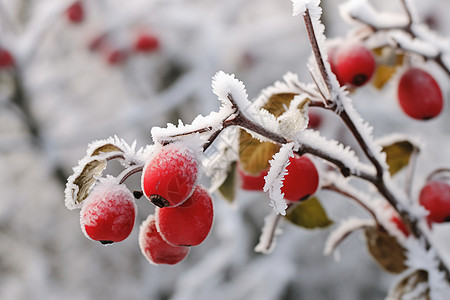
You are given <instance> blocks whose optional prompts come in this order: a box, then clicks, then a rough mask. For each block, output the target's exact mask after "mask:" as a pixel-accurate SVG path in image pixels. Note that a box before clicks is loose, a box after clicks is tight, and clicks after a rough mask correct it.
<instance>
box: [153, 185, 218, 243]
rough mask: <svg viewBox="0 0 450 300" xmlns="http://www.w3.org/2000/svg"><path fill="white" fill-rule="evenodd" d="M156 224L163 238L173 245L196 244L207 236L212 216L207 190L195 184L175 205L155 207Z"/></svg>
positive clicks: (211, 205)
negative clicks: (185, 198) (184, 199)
mask: <svg viewBox="0 0 450 300" xmlns="http://www.w3.org/2000/svg"><path fill="white" fill-rule="evenodd" d="M155 214H156V226H157V228H158V231H159V233H160V234H161V236H162V237H163V239H164V240H165V241H166V242H168V243H169V244H172V245H175V246H196V245H198V244H200V243H201V242H203V241H204V240H205V239H206V237H207V236H208V234H209V232H210V230H211V227H212V224H213V218H214V211H213V203H212V200H211V197H210V196H209V194H208V191H207V190H206V189H205V188H203V187H201V186H197V187H196V188H195V190H194V193H193V194H192V196H190V197H189V198H188V200H186V201H185V202H184V203H183V204H181V205H179V206H177V207H164V208H156V212H155Z"/></svg>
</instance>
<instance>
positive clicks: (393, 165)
mask: <svg viewBox="0 0 450 300" xmlns="http://www.w3.org/2000/svg"><path fill="white" fill-rule="evenodd" d="M414 149H417V147H416V146H415V145H414V144H412V143H411V142H410V141H407V140H403V141H397V142H395V143H393V144H390V145H384V146H383V152H385V153H386V163H387V164H388V165H389V173H391V175H394V174H395V173H397V172H399V171H400V170H401V169H403V168H404V167H406V166H407V165H408V164H409V160H410V158H411V154H412V153H413V151H414Z"/></svg>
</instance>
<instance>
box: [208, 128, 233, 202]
mask: <svg viewBox="0 0 450 300" xmlns="http://www.w3.org/2000/svg"><path fill="white" fill-rule="evenodd" d="M238 159H239V128H237V127H229V128H226V129H225V130H223V131H222V133H221V134H220V136H219V137H218V138H217V139H216V140H215V142H214V144H213V145H212V146H211V147H209V148H208V150H207V151H206V153H204V156H203V159H202V168H203V172H204V173H205V175H206V176H208V177H209V178H210V188H209V189H208V191H209V192H210V193H213V192H215V191H216V190H217V189H218V188H219V187H220V186H221V185H222V183H223V182H224V181H225V179H226V178H227V175H228V168H229V166H230V164H231V163H232V162H234V161H237V160H238Z"/></svg>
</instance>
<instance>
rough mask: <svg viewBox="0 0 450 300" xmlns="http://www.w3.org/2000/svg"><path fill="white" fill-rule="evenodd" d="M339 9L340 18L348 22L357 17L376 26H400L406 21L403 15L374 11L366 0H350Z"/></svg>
mask: <svg viewBox="0 0 450 300" xmlns="http://www.w3.org/2000/svg"><path fill="white" fill-rule="evenodd" d="M339 9H340V13H341V16H342V18H343V19H344V20H346V21H348V22H349V23H355V22H358V19H359V20H362V21H364V22H366V23H369V24H372V25H374V26H376V27H378V28H392V27H402V26H405V25H406V24H407V23H408V20H407V18H406V17H405V16H404V15H401V14H393V13H389V12H378V11H376V10H375V8H374V7H373V6H372V5H371V4H370V3H369V1H368V0H350V1H347V2H345V3H343V4H341V5H340V7H339ZM355 19H357V20H355Z"/></svg>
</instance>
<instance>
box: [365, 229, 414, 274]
mask: <svg viewBox="0 0 450 300" xmlns="http://www.w3.org/2000/svg"><path fill="white" fill-rule="evenodd" d="M364 233H365V236H366V242H367V249H368V250H369V253H370V254H371V255H372V257H373V258H374V259H375V261H376V262H378V264H379V265H380V266H381V267H382V268H383V269H385V270H386V271H388V272H391V273H395V274H399V273H401V272H403V271H404V270H406V265H405V260H406V254H405V252H406V250H405V249H404V248H403V247H402V246H401V245H400V244H399V243H398V241H397V239H396V238H395V237H393V236H391V235H389V234H388V233H387V232H385V231H380V230H378V229H376V228H374V227H369V228H366V229H365V230H364Z"/></svg>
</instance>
